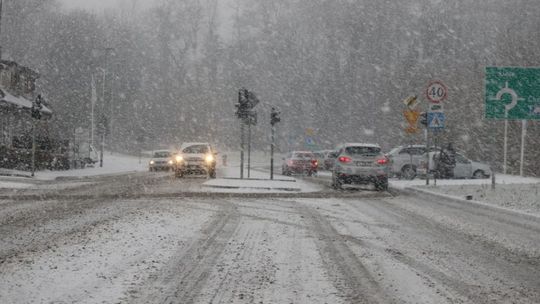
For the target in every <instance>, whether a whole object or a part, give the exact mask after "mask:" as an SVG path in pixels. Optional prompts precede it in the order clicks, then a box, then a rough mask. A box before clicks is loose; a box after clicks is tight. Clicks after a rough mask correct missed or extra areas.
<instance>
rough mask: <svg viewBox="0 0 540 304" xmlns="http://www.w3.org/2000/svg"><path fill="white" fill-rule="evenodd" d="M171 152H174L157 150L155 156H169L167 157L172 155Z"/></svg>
mask: <svg viewBox="0 0 540 304" xmlns="http://www.w3.org/2000/svg"><path fill="white" fill-rule="evenodd" d="M171 154H172V153H171V152H168V151H160V152H155V153H154V157H155V158H167V157H170V156H171Z"/></svg>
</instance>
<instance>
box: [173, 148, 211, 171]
mask: <svg viewBox="0 0 540 304" xmlns="http://www.w3.org/2000/svg"><path fill="white" fill-rule="evenodd" d="M216 156H217V152H216V151H215V150H214V148H212V146H211V145H210V144H209V143H183V144H182V146H181V147H180V151H179V152H178V154H177V155H176V156H175V164H174V172H175V176H176V177H182V176H184V175H185V174H187V173H198V174H205V175H208V177H210V178H216Z"/></svg>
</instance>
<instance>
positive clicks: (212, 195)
mask: <svg viewBox="0 0 540 304" xmlns="http://www.w3.org/2000/svg"><path fill="white" fill-rule="evenodd" d="M388 197H392V195H391V194H389V193H384V192H373V193H363V194H362V195H358V193H353V194H352V195H351V194H350V193H347V192H344V193H335V192H282V193H262V192H258V193H257V192H253V193H249V192H244V193H234V192H177V193H159V194H155V193H153V194H149V193H134V194H88V195H63V194H60V193H47V194H41V195H40V194H23V195H20V194H15V195H0V199H9V200H14V201H33V200H53V199H54V200H60V201H66V200H93V199H109V200H119V199H153V198H161V199H167V198H168V199H182V198H209V199H216V198H246V199H249V198H256V199H263V198H265V199H294V198H299V199H302V198H303V199H309V198H313V199H328V198H343V199H365V198H373V199H377V198H388Z"/></svg>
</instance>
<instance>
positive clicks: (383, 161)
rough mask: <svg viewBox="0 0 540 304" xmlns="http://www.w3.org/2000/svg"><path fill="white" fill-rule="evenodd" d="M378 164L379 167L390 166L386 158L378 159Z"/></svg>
mask: <svg viewBox="0 0 540 304" xmlns="http://www.w3.org/2000/svg"><path fill="white" fill-rule="evenodd" d="M377 164H379V165H386V164H388V158H386V157H385V158H379V159H377Z"/></svg>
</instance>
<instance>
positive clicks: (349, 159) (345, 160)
mask: <svg viewBox="0 0 540 304" xmlns="http://www.w3.org/2000/svg"><path fill="white" fill-rule="evenodd" d="M338 160H339V161H340V162H342V163H350V162H351V160H352V159H351V158H350V157H347V156H340V157H339V158H338Z"/></svg>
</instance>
